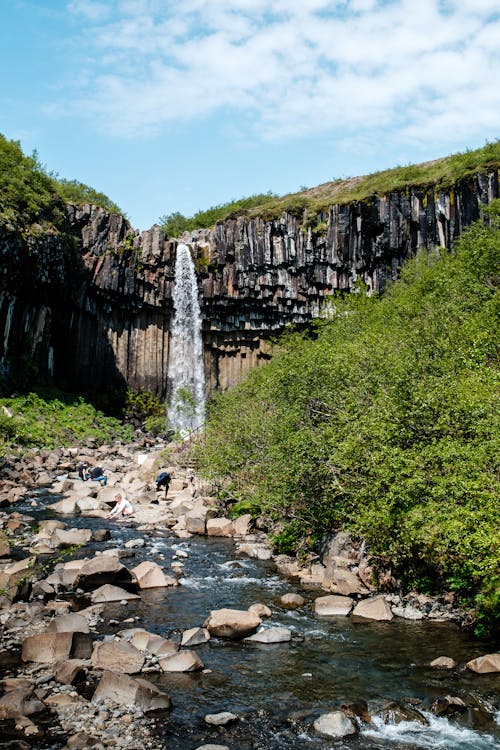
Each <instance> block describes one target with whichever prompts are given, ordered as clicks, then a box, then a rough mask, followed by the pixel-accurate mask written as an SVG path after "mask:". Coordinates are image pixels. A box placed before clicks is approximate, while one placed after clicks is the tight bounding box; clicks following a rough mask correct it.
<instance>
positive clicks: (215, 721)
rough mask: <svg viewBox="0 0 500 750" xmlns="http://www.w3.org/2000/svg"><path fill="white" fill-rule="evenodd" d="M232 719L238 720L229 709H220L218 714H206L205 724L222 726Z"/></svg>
mask: <svg viewBox="0 0 500 750" xmlns="http://www.w3.org/2000/svg"><path fill="white" fill-rule="evenodd" d="M233 721H238V717H237V716H236V714H233V713H231V712H230V711H221V712H220V713H219V714H207V715H206V716H205V722H206V724H211V725H212V726H214V727H224V726H226V724H230V723H231V722H233Z"/></svg>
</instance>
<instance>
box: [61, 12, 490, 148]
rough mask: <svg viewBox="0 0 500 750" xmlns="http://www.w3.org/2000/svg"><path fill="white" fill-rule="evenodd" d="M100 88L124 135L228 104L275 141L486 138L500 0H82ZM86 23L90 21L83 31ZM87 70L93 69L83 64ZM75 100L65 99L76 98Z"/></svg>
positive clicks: (99, 114)
mask: <svg viewBox="0 0 500 750" xmlns="http://www.w3.org/2000/svg"><path fill="white" fill-rule="evenodd" d="M67 7H68V10H69V11H71V13H73V14H74V15H75V17H77V18H78V17H80V18H81V19H82V21H85V22H86V32H85V33H86V36H85V37H84V45H85V46H84V47H83V48H82V50H81V52H82V58H84V59H86V60H88V58H89V55H91V54H92V55H93V56H94V60H95V65H94V66H93V67H91V69H90V70H89V71H88V72H89V73H91V74H92V79H91V80H92V84H91V86H89V87H88V88H86V89H85V90H82V91H80V93H79V96H77V97H76V98H74V99H73V102H72V107H73V108H74V109H75V108H79V107H81V108H82V111H85V112H87V113H88V114H89V115H90V116H91V117H92V118H93V120H94V121H95V122H97V123H98V124H99V126H100V127H101V128H103V129H105V130H107V131H109V132H112V133H114V134H119V135H122V136H126V137H127V136H135V135H144V134H145V133H146V134H147V133H150V132H158V131H159V130H161V129H162V128H163V127H165V126H168V125H169V124H171V123H176V122H178V121H179V120H181V121H182V120H184V119H192V118H204V117H207V116H209V115H211V114H213V113H217V112H219V111H225V112H229V113H233V114H234V115H236V117H238V115H239V116H241V117H242V119H243V120H244V121H247V120H248V121H249V122H251V125H249V126H248V127H247V130H251V131H252V133H253V135H254V136H256V137H260V138H266V139H274V138H284V137H293V136H297V135H307V134H311V133H315V132H316V133H319V132H331V133H338V134H339V137H340V135H341V136H342V137H343V138H344V140H348V139H349V138H350V137H351V138H361V139H362V138H363V136H362V133H363V132H365V131H368V130H370V129H373V128H391V129H392V130H394V131H395V132H396V133H397V135H398V137H400V138H403V139H406V138H408V139H425V138H429V137H434V138H435V139H439V131H440V129H444V128H446V129H452V130H455V131H456V133H457V134H458V133H462V134H463V135H464V137H470V138H472V139H477V138H478V137H482V133H484V131H485V130H488V132H491V129H492V128H494V127H495V122H496V121H495V119H494V113H495V112H496V113H497V119H498V112H499V111H500V93H499V92H500V87H498V84H497V83H496V81H495V72H496V71H498V69H499V58H500V54H499V45H498V39H499V38H500V21H499V19H498V15H496V16H495V13H496V10H497V0H445V1H443V0H419V2H418V3H415V2H414V0H392V1H391V2H387V0H342V1H340V0H339V1H338V2H337V1H333V0H286V1H285V0H184V2H183V3H182V4H179V5H178V7H174V4H173V3H166V2H162V1H161V0H133V1H132V0H115V2H111V0H109V1H108V2H104V1H102V2H97V0H93V1H91V0H72V2H71V3H69V4H68V6H67ZM84 28H85V27H84ZM87 64H88V63H87ZM66 106H67V104H66Z"/></svg>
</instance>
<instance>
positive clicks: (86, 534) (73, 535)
mask: <svg viewBox="0 0 500 750" xmlns="http://www.w3.org/2000/svg"><path fill="white" fill-rule="evenodd" d="M54 536H55V538H56V539H57V540H58V541H59V544H60V546H61V547H72V546H73V545H82V544H88V543H89V542H90V540H91V539H92V531H91V530H90V529H56V530H55V531H54Z"/></svg>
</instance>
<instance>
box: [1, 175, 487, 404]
mask: <svg viewBox="0 0 500 750" xmlns="http://www.w3.org/2000/svg"><path fill="white" fill-rule="evenodd" d="M498 194H499V189H498V170H496V169H495V170H489V171H488V172H485V173H480V174H477V175H475V176H473V177H470V178H467V179H464V180H462V181H461V182H459V183H457V184H456V185H454V186H453V188H449V189H446V190H438V189H436V188H433V187H428V188H417V187H415V188H408V189H407V190H405V191H399V192H393V193H389V194H387V195H383V196H372V197H371V198H369V199H366V200H363V201H356V202H352V203H347V204H344V205H331V206H330V208H329V209H328V210H326V211H324V212H323V213H320V214H319V215H318V216H316V217H315V221H314V222H313V223H311V221H308V222H305V221H304V215H303V212H301V211H300V210H290V211H285V212H283V213H282V214H281V215H280V216H278V217H275V218H267V219H266V218H265V217H264V216H261V217H259V216H256V217H255V216H254V217H252V218H249V217H248V215H245V214H243V213H242V214H240V215H236V216H234V217H232V218H228V219H226V220H225V221H224V222H222V223H220V224H218V225H217V226H215V228H213V229H210V230H198V231H196V232H194V233H192V234H189V235H185V236H183V238H182V241H183V242H186V243H187V244H188V245H189V246H190V247H191V248H192V253H193V258H194V260H195V265H196V269H197V277H198V283H199V293H200V302H201V308H202V315H203V339H204V358H205V372H206V378H207V386H208V389H209V390H213V389H220V390H224V389H227V388H228V387H230V386H231V385H233V384H235V383H236V382H238V380H240V379H241V377H242V376H243V375H244V374H245V372H246V371H247V370H248V369H249V368H251V367H253V366H255V365H256V364H258V363H259V362H261V361H263V360H265V359H267V358H268V357H269V347H270V344H269V342H270V339H271V337H276V335H277V334H279V333H280V332H281V331H283V330H284V329H285V328H286V327H287V326H289V325H290V324H296V325H298V326H304V325H307V324H308V323H309V322H310V321H311V320H312V319H313V318H314V317H316V316H318V315H321V314H322V309H324V303H325V300H326V299H327V298H328V297H329V295H332V294H333V293H335V292H337V291H340V290H341V291H345V292H350V291H353V289H354V288H355V286H356V284H357V283H358V282H359V280H361V281H362V282H364V283H365V284H366V285H367V286H368V287H369V288H370V289H371V290H373V291H379V290H382V289H383V287H384V285H385V284H386V282H387V280H388V279H391V278H393V277H394V276H395V275H396V274H397V271H398V268H399V267H400V266H401V264H402V262H403V261H404V260H405V259H406V258H408V257H410V256H412V255H414V254H415V253H416V252H417V251H418V249H419V248H432V247H435V246H442V247H444V246H447V247H452V246H453V243H454V241H455V240H456V238H457V237H458V235H459V234H460V233H461V232H462V231H463V229H464V228H465V227H466V226H467V225H469V224H471V223H472V222H473V221H475V220H476V219H478V218H479V216H480V207H481V204H488V203H489V202H490V201H491V200H492V199H493V198H496V197H498ZM66 210H67V216H66V218H65V226H64V231H51V230H47V229H44V228H43V226H40V227H35V228H32V229H31V231H30V232H29V233H26V232H20V231H18V230H17V229H16V227H13V226H8V225H3V226H0V370H1V371H2V372H3V373H10V374H11V375H12V376H13V377H14V379H16V378H18V380H19V381H23V380H24V381H28V382H29V379H30V378H35V377H36V378H40V377H42V378H44V377H48V378H51V379H53V380H54V382H55V383H56V384H57V385H59V386H61V387H63V388H66V389H69V390H72V391H76V392H81V393H85V394H89V395H92V394H110V395H111V394H112V395H113V396H114V397H119V395H120V394H121V393H123V392H124V390H125V389H126V388H131V389H133V390H142V389H147V390H149V391H151V392H153V393H155V394H158V395H161V396H165V395H166V392H167V389H168V383H167V366H168V357H169V324H170V319H171V316H172V287H173V281H174V265H175V254H176V247H177V240H175V239H167V238H166V237H165V236H164V234H163V232H162V230H161V228H160V227H159V226H156V225H155V226H153V227H152V228H151V229H150V230H148V231H144V232H138V231H137V230H134V229H132V228H131V227H130V225H129V223H128V222H127V221H126V219H125V218H123V217H122V216H120V215H117V214H111V213H107V212H105V211H103V210H102V209H100V208H98V207H96V206H90V205H84V206H81V207H75V206H72V205H68V206H67V209H66Z"/></svg>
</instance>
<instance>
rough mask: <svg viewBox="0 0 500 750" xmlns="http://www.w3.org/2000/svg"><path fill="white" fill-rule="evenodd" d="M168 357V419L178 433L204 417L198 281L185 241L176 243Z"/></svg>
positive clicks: (184, 433)
mask: <svg viewBox="0 0 500 750" xmlns="http://www.w3.org/2000/svg"><path fill="white" fill-rule="evenodd" d="M173 304H174V315H173V318H172V325H171V332H170V333H171V335H170V351H169V360H168V419H169V422H170V424H171V426H172V427H173V428H175V429H176V430H178V431H179V432H180V433H181V435H186V434H188V433H189V432H192V431H193V430H197V429H198V428H199V427H201V425H202V424H203V421H204V417H205V372H204V367H203V341H202V336H201V312H200V305H199V302H198V285H197V282H196V274H195V271H194V263H193V259H192V258H191V253H190V251H189V248H188V246H187V245H183V244H180V245H178V246H177V257H176V261H175V281H174V293H173Z"/></svg>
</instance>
